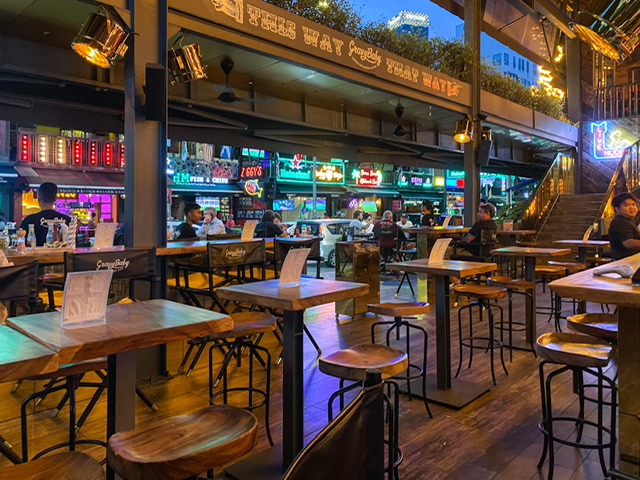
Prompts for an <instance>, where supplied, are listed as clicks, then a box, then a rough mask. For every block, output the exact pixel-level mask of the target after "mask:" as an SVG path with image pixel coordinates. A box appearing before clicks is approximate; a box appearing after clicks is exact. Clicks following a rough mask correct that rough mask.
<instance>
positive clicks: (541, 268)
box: [535, 265, 567, 332]
mask: <svg viewBox="0 0 640 480" xmlns="http://www.w3.org/2000/svg"><path fill="white" fill-rule="evenodd" d="M566 276H567V269H566V267H563V266H562V265H536V270H535V278H536V283H541V284H542V293H545V292H546V289H547V284H548V283H550V282H552V281H553V280H556V279H558V278H562V277H566ZM549 295H550V304H549V306H548V307H543V306H538V305H536V312H538V311H540V310H542V311H541V312H540V313H542V314H545V313H546V310H548V311H549V322H550V321H551V319H552V318H554V319H555V329H556V332H560V331H562V329H561V328H560V315H561V313H562V312H561V310H562V303H561V300H560V297H559V296H557V295H556V294H555V293H553V290H551V289H549Z"/></svg>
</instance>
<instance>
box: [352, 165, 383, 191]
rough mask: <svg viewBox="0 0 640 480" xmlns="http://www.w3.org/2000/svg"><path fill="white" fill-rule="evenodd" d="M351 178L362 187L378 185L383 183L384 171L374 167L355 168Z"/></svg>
mask: <svg viewBox="0 0 640 480" xmlns="http://www.w3.org/2000/svg"><path fill="white" fill-rule="evenodd" d="M351 179H352V180H353V181H355V183H356V185H359V186H361V187H377V186H378V185H380V184H381V183H382V172H381V171H380V170H374V169H372V168H354V169H353V170H352V171H351Z"/></svg>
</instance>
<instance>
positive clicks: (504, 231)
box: [496, 230, 536, 235]
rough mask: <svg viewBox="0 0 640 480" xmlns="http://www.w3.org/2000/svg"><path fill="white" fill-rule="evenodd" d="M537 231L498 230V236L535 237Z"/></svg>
mask: <svg viewBox="0 0 640 480" xmlns="http://www.w3.org/2000/svg"><path fill="white" fill-rule="evenodd" d="M535 233H536V231H535V230H496V235H535Z"/></svg>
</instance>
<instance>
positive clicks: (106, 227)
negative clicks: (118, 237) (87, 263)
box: [93, 223, 118, 248]
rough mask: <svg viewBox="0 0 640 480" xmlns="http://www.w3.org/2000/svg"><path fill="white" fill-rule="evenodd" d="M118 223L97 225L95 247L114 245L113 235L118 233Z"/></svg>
mask: <svg viewBox="0 0 640 480" xmlns="http://www.w3.org/2000/svg"><path fill="white" fill-rule="evenodd" d="M117 226H118V224H117V223H99V224H98V225H96V236H95V239H94V241H93V247H94V248H105V247H113V237H114V235H115V234H116V227H117Z"/></svg>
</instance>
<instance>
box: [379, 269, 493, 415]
mask: <svg viewBox="0 0 640 480" xmlns="http://www.w3.org/2000/svg"><path fill="white" fill-rule="evenodd" d="M387 268H388V269H389V270H397V271H400V272H414V273H418V274H424V275H433V276H434V277H435V284H436V292H435V293H436V358H437V363H436V372H437V373H436V378H435V379H434V378H433V375H427V385H428V387H427V398H428V399H429V400H432V401H434V402H437V403H441V404H443V405H447V406H450V407H453V408H462V407H464V406H465V405H466V404H468V403H469V402H471V401H473V400H474V399H476V398H478V397H479V396H480V395H482V394H483V393H485V392H487V391H489V387H487V386H485V385H479V384H477V383H472V382H468V381H465V380H458V379H452V378H451V318H450V312H449V277H453V276H455V277H460V278H463V277H469V276H471V275H477V274H479V273H489V272H493V271H495V270H496V269H497V268H498V266H497V265H496V264H495V263H482V262H465V261H459V260H445V261H444V262H442V263H429V260H428V259H418V260H410V261H408V262H397V263H388V264H387ZM413 391H415V392H418V391H420V388H415V389H412V392H413Z"/></svg>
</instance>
